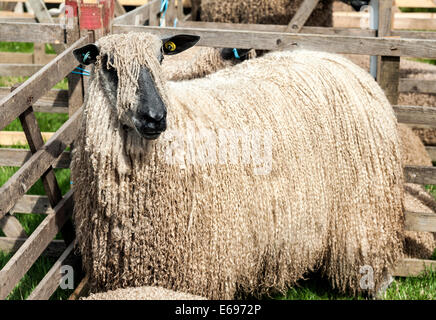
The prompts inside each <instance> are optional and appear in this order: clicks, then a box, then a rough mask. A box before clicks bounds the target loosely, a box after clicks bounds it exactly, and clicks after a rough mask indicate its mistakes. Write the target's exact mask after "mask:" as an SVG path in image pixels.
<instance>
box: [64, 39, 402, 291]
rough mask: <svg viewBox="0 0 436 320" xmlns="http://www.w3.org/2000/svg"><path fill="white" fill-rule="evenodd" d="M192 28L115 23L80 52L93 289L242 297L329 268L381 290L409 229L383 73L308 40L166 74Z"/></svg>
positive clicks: (80, 190)
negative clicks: (296, 46)
mask: <svg viewBox="0 0 436 320" xmlns="http://www.w3.org/2000/svg"><path fill="white" fill-rule="evenodd" d="M196 41H198V37H195V36H188V35H178V36H174V37H171V38H169V39H163V40H161V39H159V38H158V37H156V36H154V35H151V34H147V33H129V34H114V35H109V36H106V37H103V38H101V39H99V40H98V42H97V44H96V45H88V46H85V47H83V48H80V49H77V50H75V51H74V54H75V56H76V58H77V59H78V60H79V62H80V63H85V64H89V63H94V64H95V65H94V67H93V69H92V72H91V78H90V81H89V90H88V93H87V96H86V99H85V103H84V110H83V115H82V123H81V127H80V129H79V133H78V137H77V139H76V141H75V148H74V151H73V160H72V178H73V182H74V201H75V206H74V212H73V219H74V223H75V226H76V230H77V246H78V247H77V248H78V250H79V251H80V253H81V256H82V261H83V267H84V270H85V271H86V272H87V274H88V275H89V276H90V285H91V288H92V290H93V291H104V290H114V289H117V288H125V287H138V286H150V285H151V286H158V287H163V288H166V289H170V290H174V291H180V292H186V293H190V294H194V295H198V296H203V297H206V298H208V299H232V298H235V297H239V296H241V295H245V294H253V295H254V296H261V295H262V294H267V293H271V292H276V291H278V292H284V291H285V290H286V289H287V288H288V286H292V285H293V284H295V282H296V281H297V280H299V279H301V278H302V277H303V276H304V275H305V274H307V272H309V271H312V270H319V271H321V272H322V273H323V274H324V276H325V277H327V278H328V279H329V280H330V283H331V284H332V287H334V288H337V289H338V290H340V291H343V292H349V293H350V294H358V293H360V292H368V293H371V294H373V293H375V292H377V291H378V289H379V288H382V286H383V281H384V279H386V276H387V275H388V274H389V273H391V271H392V270H393V268H394V267H395V265H396V263H397V262H398V261H399V259H400V258H401V257H402V256H403V254H402V250H403V240H404V237H403V228H404V218H403V212H402V207H403V198H404V192H403V172H402V164H401V151H400V146H399V142H398V133H397V129H396V125H397V123H396V118H395V115H394V113H393V111H392V108H391V106H390V104H389V102H388V101H387V99H386V97H385V96H384V94H383V92H382V90H381V89H380V87H379V86H378V85H377V83H376V82H375V81H374V80H373V79H372V78H371V76H370V75H369V74H367V73H366V72H364V71H363V70H361V69H360V68H358V67H356V66H355V65H354V64H352V63H350V62H349V61H348V60H346V59H344V58H342V57H340V56H338V55H334V54H329V53H323V52H312V51H304V50H296V51H294V52H287V51H286V52H275V53H270V54H267V55H265V56H264V57H261V58H258V59H253V60H247V61H245V62H243V63H241V64H239V65H237V66H235V67H233V68H231V70H230V69H225V70H221V71H219V72H217V73H214V74H212V75H209V76H208V77H205V78H202V79H196V80H190V81H180V82H173V81H165V77H164V75H163V74H162V69H161V66H160V63H159V62H160V61H162V51H163V52H164V53H166V54H175V53H179V52H181V51H183V50H185V49H187V48H188V47H190V46H192V45H193V44H195V42H196ZM85 57H86V61H84V58H85ZM235 141H236V147H235V144H234V143H235ZM232 142H233V147H232V146H231V144H232ZM239 142H240V143H239ZM229 143H230V145H229ZM194 146H195V148H194ZM239 147H241V149H242V151H241V152H236V151H237V150H238V149H239ZM235 148H236V151H235ZM362 268H363V269H362ZM362 270H364V272H369V270H370V272H371V275H372V276H373V283H372V282H370V283H367V285H364V286H361V283H360V282H361V278H362V277H363V275H362V274H361V273H360V272H361V271H362Z"/></svg>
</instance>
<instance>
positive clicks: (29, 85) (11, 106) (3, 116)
mask: <svg viewBox="0 0 436 320" xmlns="http://www.w3.org/2000/svg"><path fill="white" fill-rule="evenodd" d="M86 43H88V36H85V37H82V38H81V39H79V40H77V41H76V42H75V43H74V44H72V45H71V46H70V47H68V49H66V50H65V51H64V52H62V53H61V54H60V55H58V56H57V57H56V58H55V59H53V61H51V62H50V63H48V64H47V65H45V66H44V67H43V68H42V69H41V70H39V71H38V72H37V73H36V74H34V75H33V76H31V77H30V78H29V79H28V80H27V81H25V82H24V83H23V84H22V85H21V86H20V87H19V88H18V89H17V90H14V91H13V92H11V93H10V94H8V95H7V96H6V97H4V98H3V99H1V100H0V130H1V129H3V128H4V127H5V126H6V125H7V124H8V123H10V122H11V121H12V120H14V119H15V118H17V117H18V116H19V115H20V114H21V113H22V112H24V110H26V109H27V108H28V107H29V106H31V105H32V104H33V103H34V102H35V101H37V100H38V99H39V98H40V97H42V96H43V95H44V93H46V92H47V91H48V90H49V89H51V88H52V87H53V86H54V85H55V84H56V83H58V82H59V81H60V80H62V79H63V78H64V77H65V76H66V75H67V74H68V73H70V71H71V70H73V69H74V68H75V67H76V66H77V64H78V63H77V61H76V59H74V57H73V56H72V51H73V50H74V49H76V48H78V47H81V46H83V45H85V44H86Z"/></svg>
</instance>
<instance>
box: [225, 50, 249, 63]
mask: <svg viewBox="0 0 436 320" xmlns="http://www.w3.org/2000/svg"><path fill="white" fill-rule="evenodd" d="M250 51H251V49H236V48H235V49H232V48H223V49H221V58H223V59H224V60H232V59H236V60H241V61H244V60H245V59H247V55H248V53H249V52H250Z"/></svg>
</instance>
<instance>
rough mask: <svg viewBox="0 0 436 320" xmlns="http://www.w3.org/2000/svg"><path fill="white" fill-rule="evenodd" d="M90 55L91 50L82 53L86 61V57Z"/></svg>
mask: <svg viewBox="0 0 436 320" xmlns="http://www.w3.org/2000/svg"><path fill="white" fill-rule="evenodd" d="M89 55H90V52H89V51H88V52H87V53H86V54H85V53H82V56H83V62H85V61H86V59H88V58H89Z"/></svg>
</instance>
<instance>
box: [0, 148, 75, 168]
mask: <svg viewBox="0 0 436 320" xmlns="http://www.w3.org/2000/svg"><path fill="white" fill-rule="evenodd" d="M31 156H32V153H31V152H30V151H28V150H25V149H12V148H0V166H8V167H21V166H22V165H24V164H25V163H26V161H27V160H29V159H30V157H31ZM70 162H71V153H70V152H68V151H64V152H63V153H62V154H61V156H60V157H59V158H58V159H57V160H56V161H55V162H54V164H53V166H54V167H55V168H63V169H67V168H69V167H70Z"/></svg>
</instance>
